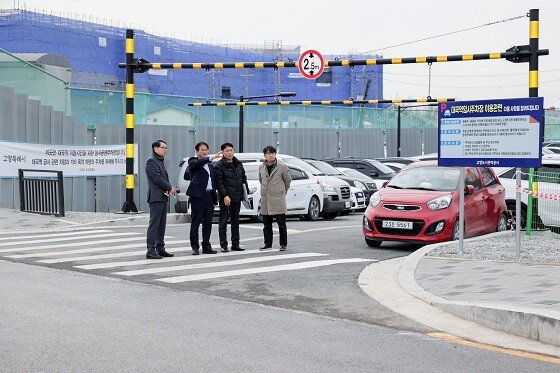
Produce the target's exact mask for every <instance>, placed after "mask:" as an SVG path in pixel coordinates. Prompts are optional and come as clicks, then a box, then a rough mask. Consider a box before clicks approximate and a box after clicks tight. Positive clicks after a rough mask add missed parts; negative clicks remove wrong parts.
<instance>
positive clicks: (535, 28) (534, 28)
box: [529, 21, 539, 39]
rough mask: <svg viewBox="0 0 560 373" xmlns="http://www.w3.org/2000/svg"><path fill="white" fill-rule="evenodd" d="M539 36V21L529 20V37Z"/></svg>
mask: <svg viewBox="0 0 560 373" xmlns="http://www.w3.org/2000/svg"><path fill="white" fill-rule="evenodd" d="M538 37H539V21H531V22H529V39H536V38H538Z"/></svg>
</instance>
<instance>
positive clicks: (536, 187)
mask: <svg viewBox="0 0 560 373" xmlns="http://www.w3.org/2000/svg"><path fill="white" fill-rule="evenodd" d="M532 192H533V198H535V199H536V198H539V196H538V195H536V194H534V193H538V192H539V182H538V181H533V190H532Z"/></svg>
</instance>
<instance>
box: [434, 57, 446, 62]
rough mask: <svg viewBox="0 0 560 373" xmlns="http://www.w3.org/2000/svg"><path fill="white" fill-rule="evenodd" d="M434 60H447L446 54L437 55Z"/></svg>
mask: <svg viewBox="0 0 560 373" xmlns="http://www.w3.org/2000/svg"><path fill="white" fill-rule="evenodd" d="M436 61H437V62H447V56H437V57H436Z"/></svg>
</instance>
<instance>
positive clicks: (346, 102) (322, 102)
mask: <svg viewBox="0 0 560 373" xmlns="http://www.w3.org/2000/svg"><path fill="white" fill-rule="evenodd" d="M450 101H455V99H454V98H418V99H395V100H340V101H332V100H320V101H309V100H303V101H278V100H276V101H249V102H241V101H237V102H233V101H225V102H193V103H190V104H188V105H187V106H267V105H359V104H372V105H377V104H408V103H429V102H434V103H438V102H450Z"/></svg>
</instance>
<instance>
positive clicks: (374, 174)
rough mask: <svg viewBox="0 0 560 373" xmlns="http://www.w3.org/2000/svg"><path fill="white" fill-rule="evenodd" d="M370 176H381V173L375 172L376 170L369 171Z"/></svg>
mask: <svg viewBox="0 0 560 373" xmlns="http://www.w3.org/2000/svg"><path fill="white" fill-rule="evenodd" d="M369 176H371V177H375V176H379V174H378V173H377V172H375V171H371V172H370V173H369Z"/></svg>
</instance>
